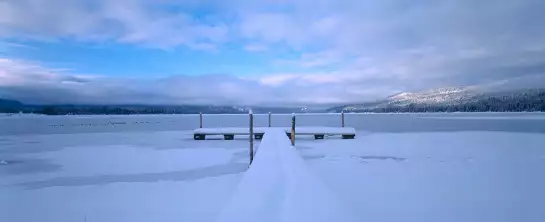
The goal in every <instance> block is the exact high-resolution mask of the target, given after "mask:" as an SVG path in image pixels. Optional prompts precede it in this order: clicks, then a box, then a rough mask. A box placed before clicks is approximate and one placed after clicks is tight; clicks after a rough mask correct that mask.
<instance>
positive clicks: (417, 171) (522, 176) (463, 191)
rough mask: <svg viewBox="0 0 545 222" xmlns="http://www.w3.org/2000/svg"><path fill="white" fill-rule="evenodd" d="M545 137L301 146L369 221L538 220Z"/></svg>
mask: <svg viewBox="0 0 545 222" xmlns="http://www.w3.org/2000/svg"><path fill="white" fill-rule="evenodd" d="M544 145H545V135H543V134H521V133H502V132H458V133H400V134H392V133H387V134H383V133H380V134H375V133H371V134H370V133H367V134H365V133H363V132H358V138H356V139H355V140H340V139H339V140H335V139H331V140H321V141H308V140H307V141H305V140H302V141H299V142H297V143H296V146H297V148H298V150H299V151H300V153H301V155H302V156H303V158H304V159H306V160H307V163H308V164H309V166H310V168H311V169H312V170H313V171H314V172H315V173H317V174H318V175H319V176H320V177H321V178H323V179H324V180H325V182H326V185H328V186H329V187H330V188H331V189H333V190H334V191H336V192H337V193H338V194H339V197H340V198H341V199H342V201H344V202H346V203H348V206H349V207H351V208H352V210H353V212H357V213H358V216H359V218H362V220H363V219H365V221H379V222H381V221H383V222H397V221H419V222H427V221H429V222H434V221H442V222H450V221H452V222H456V221H465V222H482V221H493V222H502V221H504V222H516V221H531V222H539V221H543V218H545V198H544V197H545V189H543V188H544V187H545V149H544V148H545V146H544Z"/></svg>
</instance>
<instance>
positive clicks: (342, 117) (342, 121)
mask: <svg viewBox="0 0 545 222" xmlns="http://www.w3.org/2000/svg"><path fill="white" fill-rule="evenodd" d="M341 126H342V127H344V111H341Z"/></svg>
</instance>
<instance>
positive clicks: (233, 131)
mask: <svg viewBox="0 0 545 222" xmlns="http://www.w3.org/2000/svg"><path fill="white" fill-rule="evenodd" d="M270 129H279V130H280V131H284V132H285V133H286V135H288V136H290V133H291V128H289V127H254V132H253V133H254V135H255V138H256V139H262V138H263V134H265V132H266V131H267V130H270ZM249 134H250V129H249V128H247V127H225V128H198V129H195V130H193V138H194V139H195V140H204V139H206V136H207V135H223V137H224V139H225V140H232V139H234V136H235V135H249ZM295 134H296V135H313V136H314V138H315V139H323V138H324V136H325V135H340V136H342V138H343V139H354V137H355V136H356V129H354V128H352V127H323V126H319V127H297V128H295Z"/></svg>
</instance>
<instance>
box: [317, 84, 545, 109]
mask: <svg viewBox="0 0 545 222" xmlns="http://www.w3.org/2000/svg"><path fill="white" fill-rule="evenodd" d="M544 98H545V89H544V88H535V89H516V90H498V91H487V90H482V89H481V88H480V87H476V86H469V87H447V88H437V89H431V90H425V91H419V92H402V93H398V94H395V95H392V96H389V97H387V98H386V99H383V100H377V101H374V102H364V103H360V104H351V105H344V106H338V107H333V108H331V109H328V110H327V111H328V112H340V111H345V112H374V111H377V110H378V111H380V112H398V111H405V110H414V109H416V110H420V111H422V110H426V111H427V110H428V109H431V110H443V109H445V110H447V108H449V107H450V109H449V110H460V109H462V110H474V111H477V110H478V111H490V110H501V111H535V110H541V109H542V108H541V107H542V106H545V104H544V103H543V99H544ZM523 104H524V105H523ZM410 106H412V107H413V108H410ZM408 107H409V109H407V108H408ZM416 107H418V108H416Z"/></svg>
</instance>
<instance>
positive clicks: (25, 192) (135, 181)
mask: <svg viewBox="0 0 545 222" xmlns="http://www.w3.org/2000/svg"><path fill="white" fill-rule="evenodd" d="M290 117H291V116H290V115H273V121H272V122H273V126H289V124H290ZM198 119H199V118H198V115H149V116H0V160H5V161H7V163H8V164H2V165H0V221H10V222H23V221H24V222H26V221H90V222H91V221H131V222H134V221H214V220H215V219H216V217H217V216H218V213H219V212H220V211H221V209H222V208H223V207H224V206H225V204H226V203H227V202H228V200H229V199H230V198H231V195H232V193H233V192H234V190H235V189H236V187H237V185H238V182H239V181H240V179H241V178H242V176H243V174H244V172H245V170H246V169H247V162H248V141H247V140H246V139H245V138H244V137H238V138H237V139H235V140H234V141H223V140H207V141H194V140H193V139H192V134H191V130H192V129H194V128H196V127H198V121H199V120H198ZM345 121H346V125H347V126H350V127H355V128H356V129H357V136H356V139H355V140H341V139H338V138H326V139H325V140H319V141H316V140H313V139H310V138H308V137H307V138H300V137H298V140H297V144H296V148H297V150H298V151H299V154H300V155H301V156H302V157H303V159H305V163H306V164H307V165H308V167H309V168H310V169H311V170H312V172H313V173H314V174H316V175H317V177H318V178H320V179H321V180H323V181H324V183H325V184H326V185H327V186H328V188H330V189H331V190H332V191H333V192H334V193H335V194H337V195H338V197H339V199H340V200H342V201H343V202H344V203H345V204H346V206H348V208H349V210H351V211H352V212H354V214H355V215H357V216H358V218H359V219H361V221H392V222H393V221H475V222H482V221H494V222H496V221H506V222H507V221H536V222H537V221H543V218H545V189H544V188H543V187H545V114H542V113H470V114H466V113H452V114H347V115H346V120H345ZM255 123H256V126H267V115H258V116H257V117H256V122H255ZM246 125H247V116H246V115H205V116H204V126H205V127H242V126H246ZM298 125H301V126H339V125H340V116H339V115H335V114H322V115H317V114H306V115H304V114H303V115H299V116H298ZM219 138H221V137H219ZM258 146H259V145H258Z"/></svg>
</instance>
